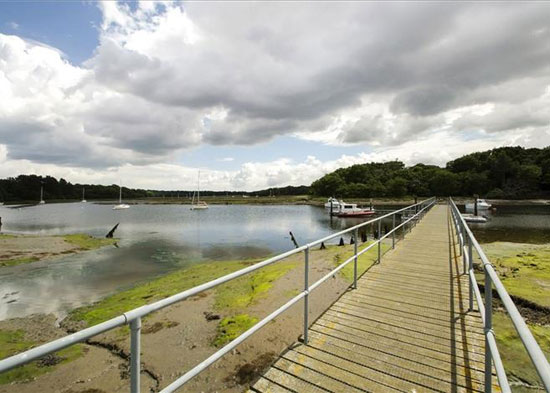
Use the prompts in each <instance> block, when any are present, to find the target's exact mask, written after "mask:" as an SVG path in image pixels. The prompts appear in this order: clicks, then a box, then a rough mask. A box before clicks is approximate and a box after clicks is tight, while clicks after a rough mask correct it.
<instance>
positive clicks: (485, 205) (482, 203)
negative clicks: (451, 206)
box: [465, 199, 492, 210]
mask: <svg viewBox="0 0 550 393" xmlns="http://www.w3.org/2000/svg"><path fill="white" fill-rule="evenodd" d="M476 203H477V209H478V210H488V209H490V208H491V206H492V205H491V204H490V203H489V202H487V201H486V200H485V199H477V200H476ZM465 207H466V210H474V209H475V205H474V204H473V203H467V204H466V206H465Z"/></svg>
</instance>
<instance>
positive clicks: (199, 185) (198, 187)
mask: <svg viewBox="0 0 550 393" xmlns="http://www.w3.org/2000/svg"><path fill="white" fill-rule="evenodd" d="M200 201H201V171H200V170H199V176H198V178H197V203H198V202H200Z"/></svg>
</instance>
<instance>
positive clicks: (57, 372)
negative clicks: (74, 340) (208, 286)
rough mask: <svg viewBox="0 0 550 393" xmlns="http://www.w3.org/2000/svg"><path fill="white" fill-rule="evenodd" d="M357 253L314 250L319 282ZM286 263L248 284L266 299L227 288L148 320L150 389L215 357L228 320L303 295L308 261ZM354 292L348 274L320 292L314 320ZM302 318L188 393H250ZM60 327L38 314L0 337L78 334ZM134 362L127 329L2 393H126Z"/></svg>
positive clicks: (209, 373) (146, 387)
mask: <svg viewBox="0 0 550 393" xmlns="http://www.w3.org/2000/svg"><path fill="white" fill-rule="evenodd" d="M350 252H351V247H350V246H345V247H336V246H334V247H330V248H329V249H327V250H322V251H321V250H314V251H312V253H311V256H310V267H311V270H310V280H311V282H313V281H314V280H317V279H319V278H321V277H322V276H323V275H325V274H326V273H327V272H329V271H330V270H331V269H333V268H334V267H335V266H336V265H337V264H338V263H340V262H342V261H343V260H344V258H346V256H347V255H348V254H349V253H350ZM373 258H374V255H373V254H369V253H366V254H365V256H364V258H363V259H362V260H361V266H362V267H363V268H366V267H367V266H368V265H370V264H371V263H372V260H373ZM282 263H283V264H288V265H289V266H292V268H290V269H286V270H285V272H284V274H282V275H280V276H278V277H276V278H275V279H272V278H273V276H269V275H268V276H262V277H263V278H264V279H265V280H267V281H264V282H258V277H256V278H255V279H254V278H251V279H250V280H252V281H244V282H243V284H245V285H250V283H251V282H252V283H254V284H255V285H259V286H263V285H265V283H266V282H267V283H268V284H269V285H270V287H269V289H268V290H267V291H263V292H254V293H257V294H258V296H254V297H247V298H246V299H247V301H246V302H245V303H244V304H242V302H241V303H232V302H229V303H228V302H227V301H226V299H228V297H227V293H226V291H227V290H230V291H233V292H235V291H236V290H235V288H231V287H230V288H225V289H224V286H223V285H222V286H220V287H218V288H216V289H213V290H210V291H208V292H205V293H203V294H201V295H200V296H195V297H194V298H191V299H188V300H186V301H183V302H180V303H178V304H176V305H173V306H171V307H168V308H166V309H164V310H161V311H159V312H157V313H154V314H152V315H150V316H148V317H147V318H145V320H144V322H143V328H142V391H144V392H157V391H159V390H160V389H162V388H163V387H165V386H166V385H168V384H169V383H170V382H172V381H173V380H174V379H176V378H177V377H178V376H180V375H182V374H183V373H185V371H187V370H189V369H191V368H192V367H193V366H194V365H196V364H198V363H200V362H201V361H202V360H204V359H206V358H207V357H208V356H209V355H211V354H212V353H214V352H215V351H216V349H217V348H216V346H215V342H216V339H217V337H219V336H220V325H221V321H223V320H224V319H225V320H226V319H231V318H233V317H235V316H241V315H247V316H250V317H251V318H252V317H253V318H254V319H255V320H259V319H261V318H263V317H265V316H266V315H268V314H269V313H270V312H272V311H274V310H275V309H277V308H278V307H280V306H281V305H282V304H284V303H285V302H286V301H287V300H288V299H290V298H291V297H293V296H295V295H296V294H297V293H298V292H299V291H300V290H301V288H302V286H303V255H301V254H299V255H296V256H292V257H289V258H287V260H285V261H283V262H282ZM260 271H261V270H260ZM212 278H213V277H212ZM254 280H256V281H254ZM224 285H226V284H224ZM348 286H349V281H348V280H347V279H346V278H345V275H340V274H338V275H336V276H335V277H334V278H333V279H330V280H328V281H327V282H326V283H325V284H323V285H322V286H321V287H320V288H319V289H318V290H317V291H315V292H314V293H313V294H312V295H311V296H310V316H309V318H310V321H313V320H314V319H315V318H317V317H318V316H319V315H320V314H321V313H322V312H323V311H324V310H325V309H326V308H327V307H328V306H329V305H330V304H331V303H332V302H333V301H335V300H336V299H337V298H338V296H340V295H341V294H342V293H343V292H344V291H345V290H347V288H348ZM236 292H239V291H238V290H237V291H236ZM132 293H135V292H132ZM100 305H101V303H99V306H100ZM302 318H303V305H302V303H301V302H300V303H298V304H296V305H295V306H294V307H292V308H291V309H290V310H288V311H287V312H285V313H284V314H283V315H281V316H280V317H279V318H277V319H276V320H275V321H273V322H272V323H270V324H268V325H267V326H266V327H264V328H263V329H261V330H260V331H259V332H257V333H256V334H255V335H254V336H252V337H251V338H250V339H249V340H247V341H246V342H244V343H243V344H241V345H240V346H239V347H238V348H237V349H236V350H234V351H233V352H232V353H231V354H229V355H227V356H225V357H224V358H223V359H221V360H220V361H218V362H217V363H216V364H214V365H213V366H212V367H210V368H209V369H208V370H206V371H205V372H203V373H202V374H200V375H199V376H198V377H196V378H195V379H193V380H192V381H191V382H190V383H188V384H187V385H186V386H185V388H184V389H182V390H181V391H183V392H235V393H236V392H242V391H243V390H244V389H245V388H246V387H248V386H249V383H250V382H252V381H253V380H254V379H255V378H256V377H257V376H258V375H259V374H260V373H261V372H262V371H263V370H264V368H265V367H267V366H268V365H269V364H270V363H271V362H272V361H273V360H274V359H275V358H276V356H277V355H278V354H279V353H281V352H282V351H283V350H284V349H286V348H287V347H288V346H289V345H291V344H292V343H294V342H295V341H296V339H297V338H298V336H299V335H300V334H301V332H302ZM59 322H60V321H55V318H54V317H53V316H51V315H34V316H31V317H28V318H16V319H12V320H6V321H1V322H0V331H14V330H16V331H17V330H22V331H24V332H25V340H27V341H29V342H31V341H32V342H34V343H35V344H34V345H38V344H40V343H43V342H46V341H49V340H51V339H54V338H57V337H61V336H63V335H65V334H67V332H68V330H70V329H71V328H77V326H75V325H72V324H71V323H66V322H67V321H65V323H64V322H63V321H61V324H59ZM60 358H61V359H62V356H60ZM128 359H129V337H128V328H127V327H123V328H119V329H117V330H115V331H111V332H108V333H106V334H103V335H101V336H97V337H95V338H94V339H93V341H89V342H87V343H85V344H82V350H81V353H80V355H79V356H78V357H77V358H76V359H74V360H72V361H70V362H67V363H59V364H57V365H55V367H53V368H52V369H50V370H48V372H45V373H42V374H41V375H38V376H36V377H34V376H31V377H27V380H26V381H20V380H19V381H14V382H10V383H8V384H4V385H0V392H1V393H4V392H6V393H7V392H13V391H14V389H15V390H16V391H17V392H21V393H31V392H37V391H44V392H63V393H80V392H82V393H83V392H94V393H102V392H104V393H107V392H126V391H127V390H128V384H129V379H128Z"/></svg>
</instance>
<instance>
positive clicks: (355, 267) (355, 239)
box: [353, 228, 359, 289]
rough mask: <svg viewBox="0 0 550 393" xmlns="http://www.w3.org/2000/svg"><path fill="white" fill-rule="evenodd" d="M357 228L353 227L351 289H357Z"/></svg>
mask: <svg viewBox="0 0 550 393" xmlns="http://www.w3.org/2000/svg"><path fill="white" fill-rule="evenodd" d="M358 235H359V230H358V229H357V228H355V231H353V237H354V239H353V240H354V241H353V252H354V255H355V259H354V260H353V289H357V243H359V236H358Z"/></svg>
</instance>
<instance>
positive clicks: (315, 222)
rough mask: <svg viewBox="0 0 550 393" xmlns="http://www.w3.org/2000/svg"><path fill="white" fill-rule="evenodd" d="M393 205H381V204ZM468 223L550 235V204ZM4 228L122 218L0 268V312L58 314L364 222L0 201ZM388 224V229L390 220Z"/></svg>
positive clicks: (516, 238)
mask: <svg viewBox="0 0 550 393" xmlns="http://www.w3.org/2000/svg"><path fill="white" fill-rule="evenodd" d="M398 207H399V206H385V207H384V208H383V209H384V210H390V209H391V210H393V209H397V208H398ZM490 214H491V217H490V221H489V222H488V223H487V224H474V225H472V229H473V230H474V233H475V234H476V236H477V237H478V239H479V240H480V241H481V242H489V241H496V240H502V241H513V242H528V243H548V242H550V206H499V207H497V210H496V212H494V213H490ZM0 217H2V221H3V227H2V230H3V231H5V232H17V233H27V234H43V235H63V234H69V233H87V234H90V235H93V236H99V237H102V236H105V234H106V233H107V232H108V231H109V230H110V229H111V228H112V227H113V226H114V225H115V224H117V223H120V225H119V228H118V229H117V231H116V233H115V236H116V237H117V238H120V241H119V243H118V247H106V248H102V249H100V250H94V251H90V252H85V253H81V254H77V255H68V256H65V257H61V258H56V259H52V260H47V261H42V262H36V263H32V264H26V265H19V266H14V267H5V268H2V269H0V319H6V318H13V317H23V316H26V315H29V314H32V313H38V312H40V313H55V314H57V315H58V316H59V317H62V316H63V315H64V314H65V313H66V312H67V311H69V310H70V309H72V308H75V307H78V306H80V305H83V304H90V303H92V302H94V301H96V300H99V299H101V298H102V297H104V296H107V295H109V294H112V293H114V292H115V291H117V290H120V289H124V288H128V287H131V286H132V285H135V284H136V283H140V282H144V281H147V280H151V279H152V278H155V277H158V276H161V275H163V274H166V273H168V272H171V271H174V270H176V269H180V268H182V267H185V266H188V265H190V264H193V263H198V262H205V261H211V260H235V259H243V258H260V257H266V256H268V255H272V254H274V253H279V252H283V251H287V250H290V249H292V248H293V244H292V242H291V240H290V236H289V231H292V232H293V234H294V236H295V237H296V239H297V241H298V242H299V243H300V244H304V243H307V242H310V241H313V240H316V239H318V238H321V237H323V236H326V235H328V234H331V233H334V232H337V231H340V230H342V229H345V228H348V227H350V226H353V225H356V224H358V223H360V222H362V221H363V220H362V219H337V218H334V219H332V220H331V219H330V218H329V215H328V214H327V212H326V211H325V209H323V208H320V207H315V206H305V205H301V206H291V205H276V206H272V205H211V206H210V208H209V209H208V210H202V211H197V210H190V209H189V205H146V204H142V205H133V206H132V207H131V208H130V209H127V210H112V206H111V205H102V204H95V203H63V204H45V205H41V206H33V207H26V208H20V209H12V208H8V207H6V206H3V207H0ZM385 224H388V226H389V227H390V228H391V221H389V222H388V223H385Z"/></svg>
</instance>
